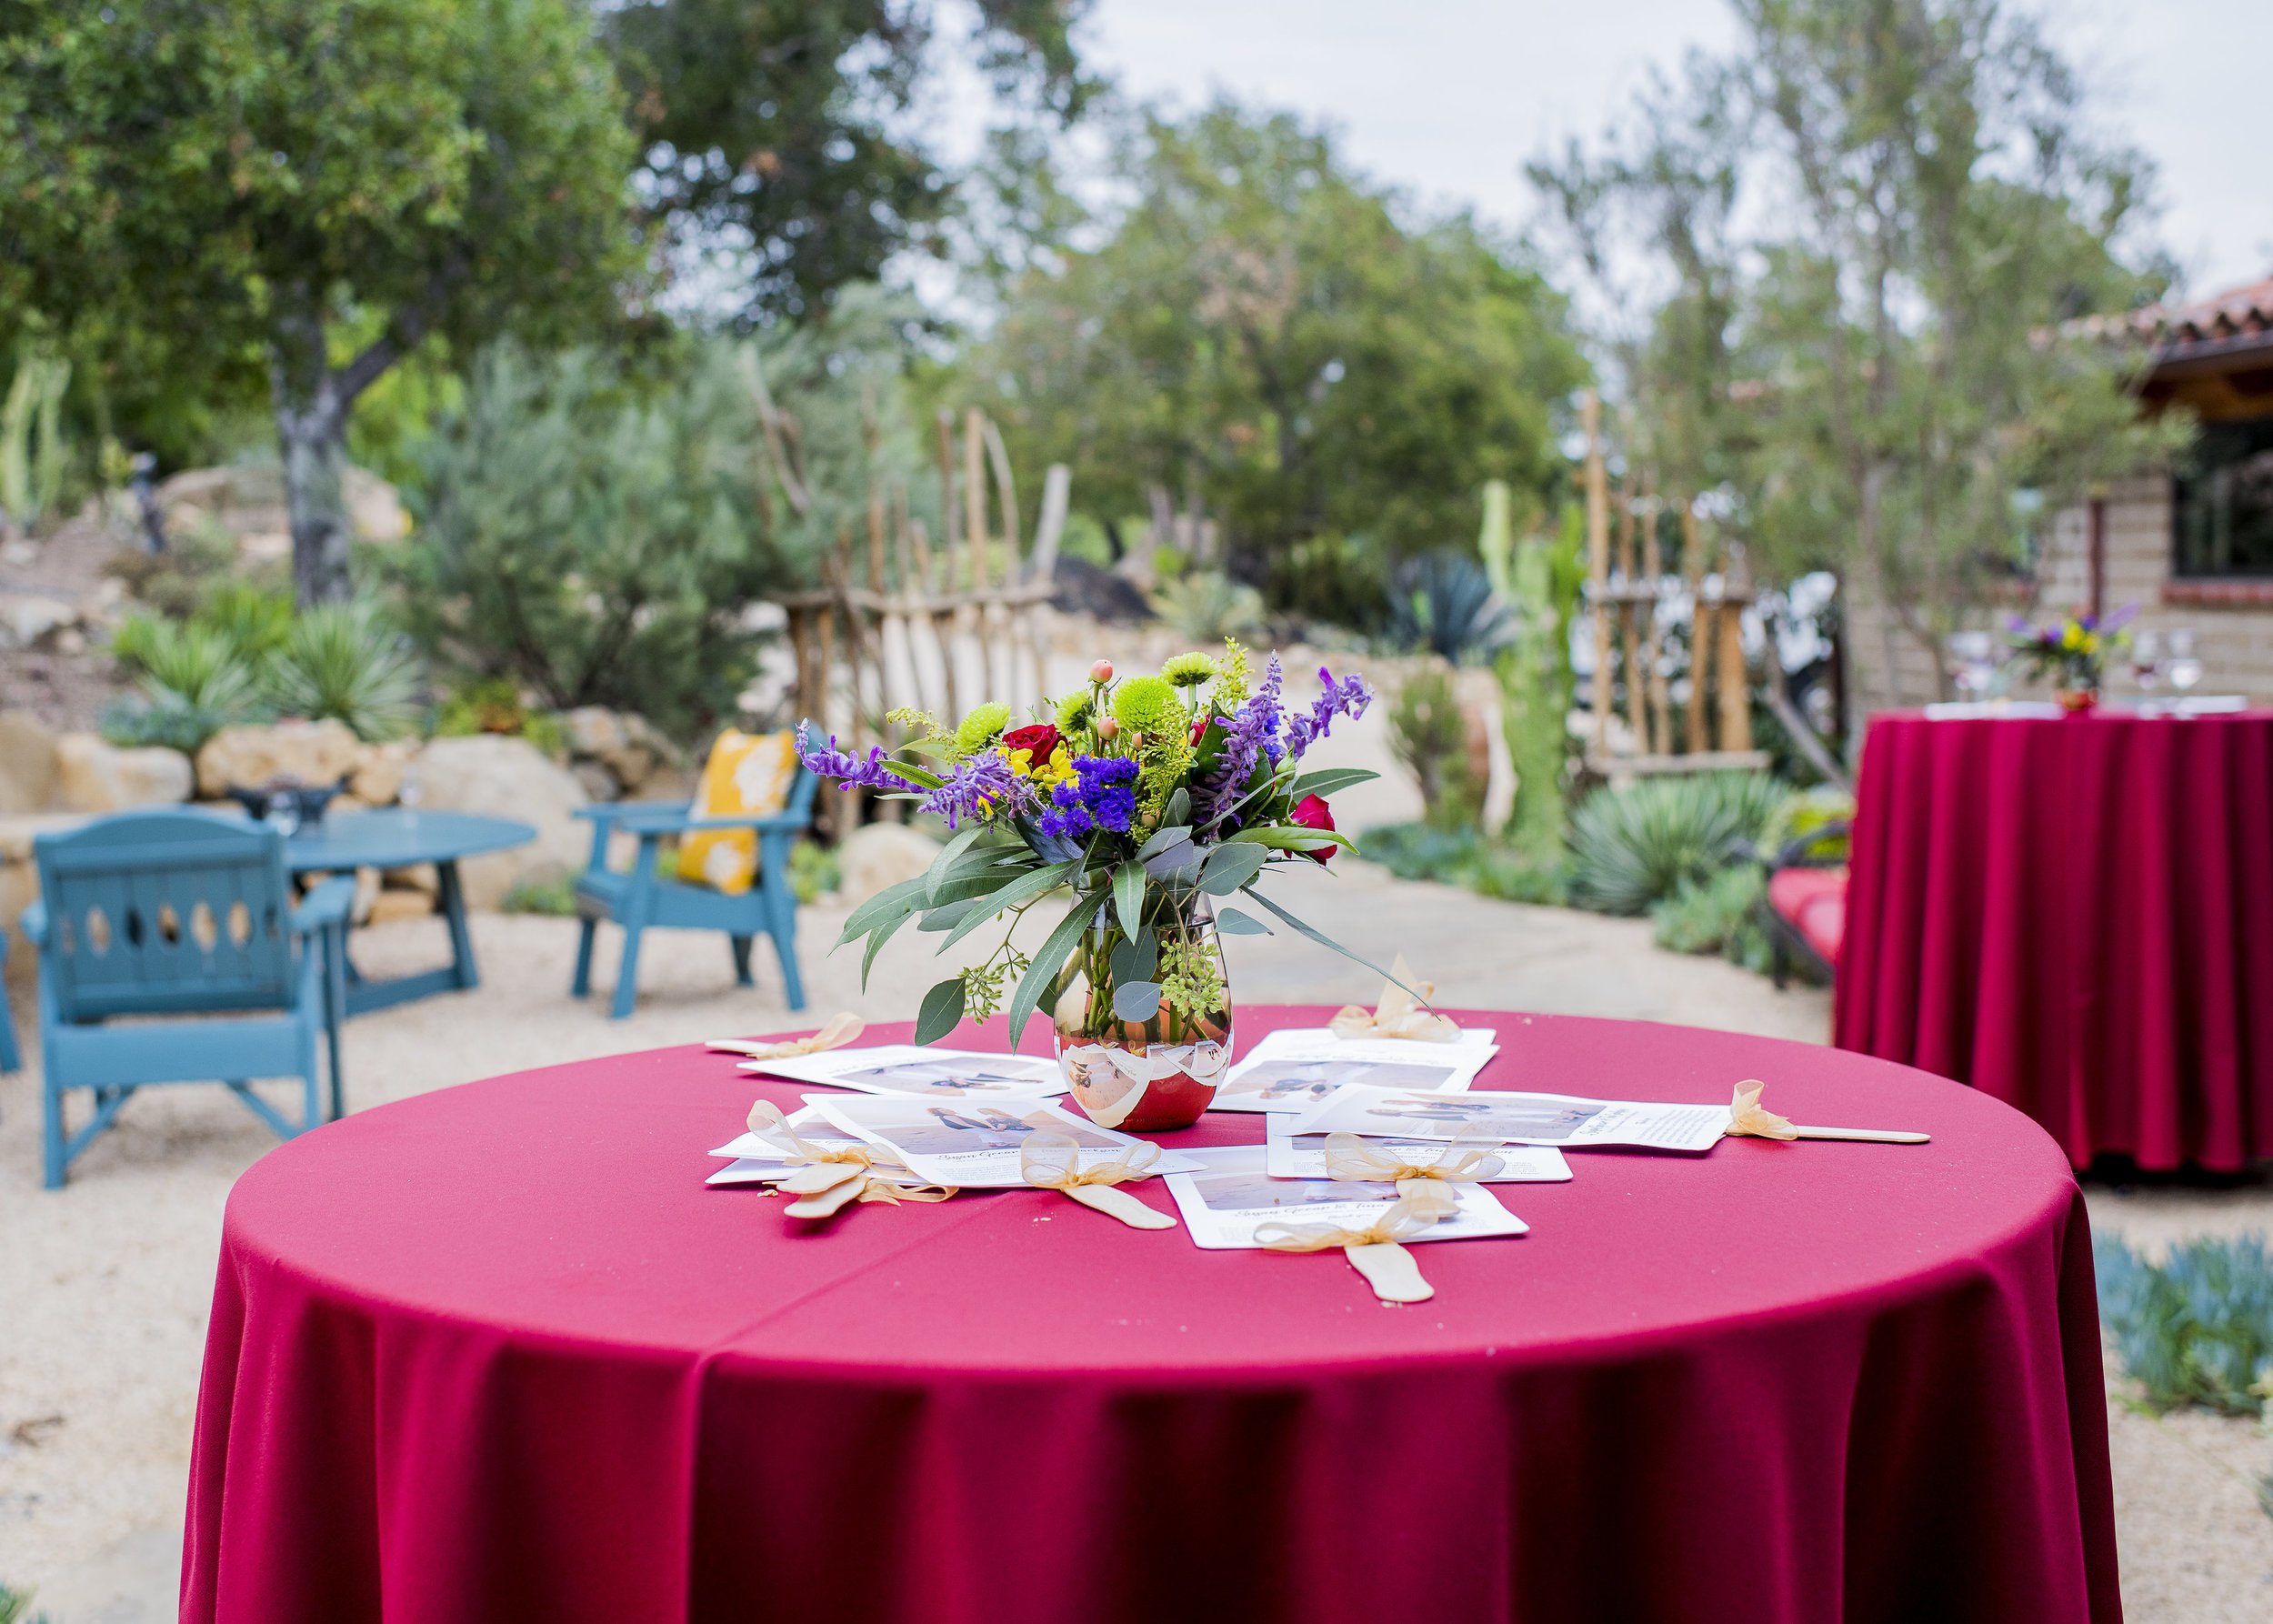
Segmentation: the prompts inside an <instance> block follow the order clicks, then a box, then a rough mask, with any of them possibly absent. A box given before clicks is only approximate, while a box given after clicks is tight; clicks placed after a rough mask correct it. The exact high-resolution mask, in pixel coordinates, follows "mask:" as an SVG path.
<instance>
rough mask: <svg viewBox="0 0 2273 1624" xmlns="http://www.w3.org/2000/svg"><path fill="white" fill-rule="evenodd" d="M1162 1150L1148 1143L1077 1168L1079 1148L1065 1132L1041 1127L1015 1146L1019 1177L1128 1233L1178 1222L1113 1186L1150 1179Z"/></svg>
mask: <svg viewBox="0 0 2273 1624" xmlns="http://www.w3.org/2000/svg"><path fill="white" fill-rule="evenodd" d="M1159 1159H1160V1147H1159V1146H1157V1145H1155V1144H1151V1143H1149V1142H1146V1141H1140V1142H1138V1143H1136V1144H1134V1145H1131V1146H1128V1147H1127V1148H1125V1149H1123V1150H1122V1152H1121V1153H1120V1154H1119V1155H1118V1156H1116V1157H1115V1158H1113V1159H1112V1160H1110V1161H1101V1162H1095V1163H1092V1164H1091V1165H1090V1166H1088V1167H1086V1168H1085V1167H1083V1166H1082V1165H1081V1145H1080V1143H1079V1141H1077V1140H1076V1138H1074V1137H1073V1135H1071V1134H1069V1133H1067V1132H1066V1131H1065V1130H1064V1129H1063V1128H1042V1129H1038V1130H1036V1132H1034V1133H1032V1134H1029V1135H1027V1136H1026V1143H1025V1144H1023V1145H1021V1146H1019V1147H1018V1172H1019V1175H1020V1177H1022V1178H1025V1180H1026V1182H1027V1183H1028V1184H1030V1185H1032V1186H1034V1188H1036V1189H1054V1190H1058V1191H1060V1192H1062V1193H1064V1194H1066V1195H1068V1196H1071V1197H1072V1198H1074V1199H1075V1200H1076V1201H1078V1202H1080V1203H1081V1204H1082V1205H1083V1206H1084V1207H1087V1208H1094V1209H1095V1210H1096V1211H1098V1212H1101V1213H1103V1214H1105V1215H1106V1217H1107V1218H1118V1219H1120V1220H1121V1222H1123V1223H1124V1224H1126V1225H1127V1226H1128V1227H1129V1228H1132V1229H1173V1228H1176V1220H1175V1219H1174V1218H1170V1217H1169V1216H1168V1215H1167V1213H1165V1212H1156V1211H1154V1210H1153V1209H1152V1208H1149V1207H1147V1206H1146V1205H1145V1204H1144V1203H1143V1202H1142V1201H1139V1200H1138V1199H1137V1198H1136V1197H1135V1196H1132V1195H1130V1194H1129V1193H1128V1192H1127V1191H1126V1190H1125V1189H1118V1188H1115V1187H1116V1186H1117V1185H1123V1184H1129V1183H1133V1182H1134V1181H1136V1179H1139V1178H1151V1177H1152V1165H1153V1163H1155V1162H1157V1161H1158V1160H1159Z"/></svg>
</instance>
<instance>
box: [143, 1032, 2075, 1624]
mask: <svg viewBox="0 0 2273 1624" xmlns="http://www.w3.org/2000/svg"><path fill="white" fill-rule="evenodd" d="M1328 1013H1329V1011H1327V1010H1326V1009H1323V1008H1291V1009H1290V1008H1254V1007H1244V1008H1242V1009H1241V1010H1240V1011H1239V1014H1238V1020H1239V1028H1240V1030H1241V1032H1242V1033H1243V1034H1244V1035H1246V1036H1247V1038H1248V1040H1250V1041H1251V1040H1252V1038H1253V1036H1254V1035H1255V1034H1256V1033H1257V1032H1259V1031H1261V1030H1263V1029H1265V1028H1269V1027H1272V1026H1276V1025H1306V1026H1315V1025H1319V1024H1322V1023H1323V1022H1324V1020H1325V1019H1326V1018H1327V1015H1328ZM1454 1013H1455V1014H1456V1015H1457V1018H1459V1019H1460V1020H1461V1021H1462V1022H1463V1024H1467V1025H1490V1026H1494V1027H1496V1028H1497V1029H1498V1032H1499V1037H1500V1042H1501V1044H1502V1045H1503V1048H1502V1052H1501V1053H1500V1054H1499V1056H1498V1057H1497V1058H1496V1059H1495V1060H1494V1061H1493V1062H1492V1063H1491V1066H1490V1067H1489V1068H1487V1070H1486V1072H1485V1073H1484V1075H1483V1077H1482V1078H1481V1079H1480V1080H1479V1082H1478V1085H1477V1086H1478V1087H1494V1086H1497V1087H1501V1088H1506V1087H1510V1086H1526V1087H1530V1088H1541V1089H1549V1088H1551V1089H1558V1090H1567V1091H1572V1092H1578V1093H1593V1094H1611V1095H1615V1096H1620V1097H1627V1098H1666V1099H1692V1100H1694V1099H1720V1098H1726V1097H1727V1095H1728V1094H1729V1092H1730V1091H1731V1089H1732V1088H1733V1087H1734V1085H1735V1083H1736V1082H1737V1080H1738V1079H1742V1078H1763V1079H1765V1080H1766V1081H1767V1104H1768V1105H1769V1106H1770V1107H1771V1108H1781V1109H1783V1110H1785V1111H1787V1112H1789V1113H1791V1114H1792V1115H1794V1116H1795V1117H1796V1118H1797V1119H1800V1120H1813V1121H1817V1122H1828V1123H1834V1124H1844V1125H1849V1126H1868V1127H1904V1128H1924V1129H1927V1130H1928V1131H1930V1132H1931V1133H1932V1134H1933V1135H1934V1136H1935V1137H1934V1141H1933V1143H1932V1144H1930V1145H1927V1146H1923V1147H1898V1146H1887V1145H1867V1144H1852V1143H1817V1142H1801V1143H1798V1144H1783V1143H1770V1142H1766V1141H1761V1140H1753V1139H1741V1140H1739V1139H1730V1140H1725V1141H1723V1142H1722V1143H1721V1144H1720V1145H1718V1146H1717V1147H1716V1148H1714V1149H1713V1150H1712V1151H1710V1152H1709V1153H1707V1154H1706V1155H1704V1156H1702V1157H1693V1156H1680V1155H1670V1154H1651V1153H1646V1152H1624V1153H1622V1152H1617V1151H1586V1152H1574V1153H1573V1154H1572V1156H1571V1161H1572V1163H1573V1166H1574V1168H1575V1173H1576V1177H1575V1178H1573V1180H1572V1181H1571V1182H1569V1183H1567V1184H1555V1185H1548V1184H1538V1185H1507V1186H1501V1187H1497V1188H1499V1190H1500V1193H1501V1194H1502V1195H1503V1197H1504V1198H1505V1199H1506V1201H1507V1205H1508V1206H1509V1208H1511V1209H1512V1210H1514V1211H1516V1212H1517V1213H1518V1214H1519V1215H1521V1216H1522V1217H1523V1218H1527V1220H1528V1221H1529V1223H1530V1225H1531V1233H1530V1234H1529V1235H1528V1236H1526V1237H1523V1238H1517V1239H1490V1240H1469V1241H1449V1242H1441V1243H1437V1244H1432V1245H1422V1246H1420V1247H1418V1248H1416V1249H1417V1253H1418V1255H1419V1258H1420V1260H1421V1263H1422V1267H1423V1268H1424V1270H1425V1272H1426V1273H1427V1277H1428V1278H1429V1280H1430V1281H1431V1282H1432V1283H1433V1284H1434V1285H1435V1287H1436V1288H1437V1296H1436V1298H1434V1300H1432V1301H1428V1302H1425V1303H1421V1304H1417V1305H1414V1306H1411V1307H1406V1308H1388V1307H1384V1306H1381V1305H1379V1304H1377V1302H1376V1301H1375V1300H1374V1298H1373V1297H1372V1296H1371V1294H1370V1293H1369V1292H1368V1291H1367V1288H1366V1286H1365V1284H1364V1282H1363V1281H1362V1280H1360V1279H1359V1278H1358V1277H1357V1274H1356V1273H1355V1271H1353V1270H1352V1269H1351V1268H1349V1266H1348V1264H1347V1262H1346V1261H1345V1260H1344V1259H1343V1258H1341V1257H1340V1256H1339V1255H1338V1254H1337V1253H1331V1252H1328V1253H1323V1254H1313V1255H1307V1256H1290V1255H1285V1254H1278V1253H1269V1252H1207V1251H1201V1250H1199V1249H1198V1248H1195V1247H1193V1246H1192V1245H1191V1243H1190V1241H1189V1239H1188V1238H1187V1237H1186V1236H1185V1235H1184V1234H1183V1233H1182V1232H1181V1231H1180V1230H1173V1229H1172V1230H1162V1231H1138V1230H1134V1229H1128V1228H1123V1227H1121V1226H1119V1225H1117V1224H1116V1223H1114V1222H1113V1221H1111V1220H1110V1219H1108V1218H1105V1217H1102V1216H1100V1215H1098V1214H1096V1213H1093V1212H1090V1211H1088V1210H1086V1208H1081V1207H1079V1206H1077V1205H1076V1204H1075V1203H1073V1202H1071V1201H1069V1200H1067V1199H1066V1198H1064V1197H1062V1196H1059V1195H1056V1194H1055V1193H1047V1192H1042V1191H1027V1190H1016V1191H1005V1192H995V1193H986V1194H966V1195H965V1196H962V1197H958V1198H956V1199H954V1200H952V1201H947V1202H944V1203H941V1204H938V1205H936V1206H898V1207H875V1206H870V1207H857V1208H853V1209H850V1210H848V1211H847V1212H846V1213H844V1214H842V1215H840V1216H839V1217H838V1218H836V1219H834V1220H831V1221H830V1222H828V1223H826V1225H822V1226H817V1227H816V1226H807V1225H805V1224H803V1223H802V1222H800V1221H799V1220H795V1219H790V1218H786V1217H784V1215H783V1212H782V1208H781V1204H780V1203H779V1202H778V1201H777V1200H775V1199H769V1198H766V1197H764V1196H762V1195H760V1194H759V1193H758V1192H757V1191H756V1189H754V1188H749V1187H741V1188H705V1187H704V1185H703V1179H704V1178H705V1176H706V1174H707V1173H708V1172H710V1171H711V1170H713V1169H714V1168H716V1167H717V1166H719V1165H720V1164H718V1163H717V1162H716V1161H714V1160H713V1159H712V1158H710V1157H709V1156H707V1155H706V1152H707V1151H708V1150H709V1149H710V1148H713V1147H715V1146H716V1145H719V1144H722V1143H724V1142H725V1141H726V1139H728V1138H731V1137H732V1136H733V1135H734V1134H735V1133H736V1131H737V1130H738V1129H739V1128H740V1127H741V1124H742V1120H743V1118H744V1116H745V1115H746V1112H747V1110H748V1108H749V1104H750V1101H751V1099H752V1098H753V1097H754V1096H757V1095H763V1096H765V1097H766V1098H772V1099H775V1100H776V1101H778V1102H781V1103H783V1104H785V1105H788V1104H793V1103H794V1100H795V1098H796V1095H797V1094H798V1093H799V1092H800V1088H798V1086H796V1085H792V1084H786V1083H775V1082H770V1081H761V1080H760V1079H758V1078H753V1077H750V1076H748V1075H746V1074H742V1073H738V1072H737V1071H736V1069H735V1068H734V1062H733V1060H732V1058H730V1057H726V1056H718V1055H710V1054H706V1053H705V1052H703V1051H702V1050H700V1049H696V1048H675V1049H663V1050H656V1051H651V1052H647V1053H643V1054H631V1055H625V1056H622V1057H619V1058H614V1059H607V1060H596V1061H588V1062H584V1063H581V1064H576V1065H570V1066H560V1067H555V1068H548V1069H546V1070H541V1071H532V1072H525V1073H521V1074H519V1075H516V1076H513V1077H506V1078H496V1079H493V1080H490V1081H487V1082H482V1083H475V1084H470V1085H467V1086H465V1087H462V1088H450V1089H446V1090H442V1091H439V1092H436V1093H433V1094H428V1095H426V1096H423V1097H420V1098H413V1099H408V1100H405V1101H402V1102H399V1103H396V1104H393V1105H386V1106H381V1107H379V1108H375V1109H373V1110H368V1111H364V1112H361V1113H359V1114H357V1115H356V1116H354V1117H352V1118H348V1119H346V1120H345V1121H343V1122H338V1123H335V1124H332V1125H330V1126H327V1127H325V1128H318V1129H317V1130H315V1132H313V1133H311V1134H307V1135H305V1136H303V1137H302V1138H297V1139H295V1140H293V1141H292V1142H290V1143H289V1144H287V1145H285V1146H284V1147H282V1148H279V1149H277V1150H275V1151H272V1152H271V1153H270V1154H269V1155H268V1156H267V1157H266V1158H264V1159H263V1160H262V1161H261V1162H260V1163H258V1164H257V1165H256V1166H255V1167H254V1168H252V1169H251V1170H250V1171H248V1172H247V1173H246V1174H245V1176H244V1178H241V1179H240V1180H239V1181H238V1183H237V1186H236V1188H235V1191H234V1192H233V1193H232V1194H231V1196H230V1198H229V1206H228V1212H227V1218H226V1225H225V1235H224V1239H223V1248H222V1258H221V1267H220V1278H219V1283H218V1286H217V1288H216V1289H215V1299H214V1310H213V1318H212V1322H211V1329H210V1336H209V1341H208V1345H207V1348H206V1354H205V1375H204V1383H203V1388H202V1391H201V1393H200V1396H199V1401H198V1416H197V1427H196V1439H195V1453H194V1457H193V1460H192V1466H191V1479H190V1493H189V1509H188V1535H187V1540H186V1548H185V1568H184V1574H183V1605H182V1617H183V1619H185V1620H192V1621H196V1624H203V1621H206V1620H230V1621H233V1624H249V1621H253V1620H276V1621H282V1620H286V1619H294V1620H298V1619H325V1620H326V1621H327V1624H355V1621H358V1620H372V1621H376V1620H380V1619H387V1620H394V1619H416V1620H419V1621H420V1624H461V1621H462V1624H474V1621H476V1620H481V1621H483V1624H498V1621H499V1620H512V1619H530V1620H545V1621H546V1624H584V1621H586V1620H590V1621H592V1624H602V1621H605V1624H646V1621H649V1620H653V1621H656V1624H661V1621H663V1620H713V1619H716V1620H729V1619H731V1620H736V1621H740V1620H746V1619H792V1618H809V1619H821V1618H826V1619H847V1620H867V1619H876V1620H879V1621H881V1620H895V1621H901V1620H923V1621H924V1624H964V1621H969V1624H982V1621H983V1624H1064V1621H1065V1620H1068V1619H1080V1620H1085V1621H1088V1620H1096V1621H1098V1624H1121V1621H1130V1624H1134V1621H1136V1620H1163V1619H1175V1620H1178V1621H1183V1620H1196V1619H1197V1620H1212V1619H1224V1620H1227V1621H1228V1620H1237V1621H1238V1624H1269V1621H1272V1620H1282V1619H1283V1620H1287V1624H1344V1621H1347V1624H1360V1621H1363V1624H1385V1621H1386V1624H1402V1621H1404V1620H1416V1621H1418V1620H1429V1621H1431V1624H1453V1621H1457V1624H1482V1621H1485V1620H1516V1619H1520V1620H1523V1621H1525V1624H1565V1621H1569V1624H1577V1621H1579V1620H1600V1619H1651V1620H1653V1621H1656V1624H1687V1621H1690V1620H1694V1621H1696V1624H1708V1621H1709V1624H1727V1621H1728V1620H1736V1619H1741V1620H1744V1621H1745V1624H1802V1621H1806V1624H1818V1621H1819V1624H1830V1621H1832V1620H1841V1621H1843V1624H1870V1621H1873V1620H1885V1621H1887V1624H1894V1621H1896V1620H1905V1621H1914V1620H1918V1619H1936V1620H1938V1621H1964V1620H1980V1621H1982V1624H1989V1621H1991V1620H1995V1621H1997V1624H2009V1621H2010V1620H2013V1619H2023V1618H2025V1619H2030V1620H2034V1621H2048V1620H2085V1619H2096V1620H2109V1621H2112V1620H2114V1619H2116V1618H2117V1617H2118V1601H2117V1592H2116V1571H2115V1542H2114V1533H2113V1519H2112V1510H2111V1503H2110V1495H2109V1487H2108V1453H2107V1430H2106V1410H2105V1400H2104V1397H2103V1391H2102V1385H2101V1374H2100V1359H2099V1337H2098V1321H2097V1318H2096V1314H2095V1311H2094V1306H2093V1300H2092V1269H2091V1252H2090V1247H2089V1238H2088V1224H2087V1220H2086V1218H2085V1214H2084V1208H2083V1205H2082V1202H2081V1200H2080V1199H2079V1198H2078V1193H2077V1190H2076V1187H2075V1184H2074V1182H2073V1179H2072V1178H2071V1176H2070V1174H2069V1171H2068V1165H2067V1162H2066V1160H2065V1159H2064V1158H2062V1157H2061V1155H2060V1153H2059V1151H2058V1148H2057V1147H2056V1146H2054V1145H2053V1144H2052V1143H2051V1142H2050V1140H2048V1138H2046V1137H2045V1135H2044V1134H2043V1133H2042V1131H2041V1130H2039V1129H2038V1128H2036V1127H2035V1126H2034V1125H2033V1124H2031V1123H2030V1122H2028V1120H2027V1119H2026V1118H2023V1117H2021V1116H2019V1115H2018V1113H2016V1112H2014V1111H2012V1110H2010V1109H2008V1108H2006V1107H2005V1106H2002V1105H2000V1104H1998V1102H1997V1101H1995V1100H1993V1099H1990V1098H1988V1097H1987V1096H1985V1095H1982V1094H1979V1093H1977V1092H1975V1091H1973V1090H1970V1089H1967V1088H1959V1087H1958V1086H1957V1085H1955V1084H1952V1083H1949V1082H1947V1081H1944V1080H1942V1079H1939V1078H1929V1077H1926V1076H1922V1075H1920V1074H1919V1073H1917V1072H1914V1071H1908V1070H1906V1069H1904V1068H1899V1067H1896V1066H1890V1065H1887V1064H1886V1063H1884V1062H1882V1061H1877V1060H1872V1059H1867V1058H1861V1057H1858V1056H1854V1055H1844V1054H1840V1053H1838V1052H1837V1051H1835V1050H1830V1049H1825V1048H1816V1047H1813V1046H1810V1045H1803V1044H1795V1043H1783V1042H1776V1041H1771V1040H1765V1039H1759V1038H1743V1037H1738V1036H1734V1035H1730V1034H1727V1033H1719V1032H1707V1031H1697V1030H1692V1029H1688V1028H1677V1027H1661V1026H1650V1025H1645V1024H1640V1023H1631V1022H1617V1021H1602V1020H1588V1019H1580V1018H1558V1017H1549V1016H1525V1015H1510V1014H1491V1015H1487V1014H1477V1013H1470V1012H1459V1011H1456V1012H1454ZM907 1035H908V1028H906V1027H896V1028H871V1029H870V1033H869V1037H870V1038H871V1039H872V1040H874V1041H878V1042H887V1043H888V1042H904V1041H906V1039H907ZM951 1041H954V1042H956V1043H957V1044H959V1045H962V1046H966V1047H980V1048H996V1049H999V1048H1001V1047H1002V1033H1001V1028H1000V1024H999V1022H996V1023H990V1024H989V1025H988V1026H987V1027H986V1028H979V1029H973V1028H967V1027H966V1028H964V1029H963V1030H962V1031H961V1032H959V1033H957V1034H956V1036H955V1038H953V1039H951ZM1034 1046H1035V1039H1034V1037H1033V1036H1032V1035H1031V1034H1030V1035H1029V1037H1028V1040H1027V1045H1026V1047H1027V1048H1029V1049H1031V1048H1034ZM1261 1132H1262V1119H1261V1118H1260V1117H1258V1116H1253V1115H1230V1114H1223V1113H1219V1114H1216V1115H1213V1116H1211V1117H1209V1118H1207V1119H1206V1120H1205V1121H1204V1122H1203V1123H1202V1125H1201V1126H1200V1127H1199V1128H1194V1129H1191V1130H1188V1132H1187V1133H1186V1134H1183V1135H1166V1136H1162V1138H1163V1139H1164V1141H1165V1142H1168V1143H1172V1144H1173V1143H1183V1144H1209V1143H1251V1142H1255V1141H1257V1140H1258V1139H1259V1138H1260V1137H1261ZM1134 1188H1136V1190H1137V1191H1138V1193H1139V1196H1140V1198H1142V1199H1144V1200H1146V1201H1147V1202H1149V1203H1150V1204H1152V1205H1154V1206H1156V1207H1160V1208H1165V1209H1168V1210H1173V1208H1172V1204H1171V1203H1170V1199H1169V1197H1168V1194H1167V1191H1166V1190H1165V1189H1164V1188H1161V1187H1160V1185H1159V1182H1158V1181H1157V1180H1152V1181H1148V1182H1147V1183H1145V1184H1143V1185H1140V1186H1136V1187H1134Z"/></svg>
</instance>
